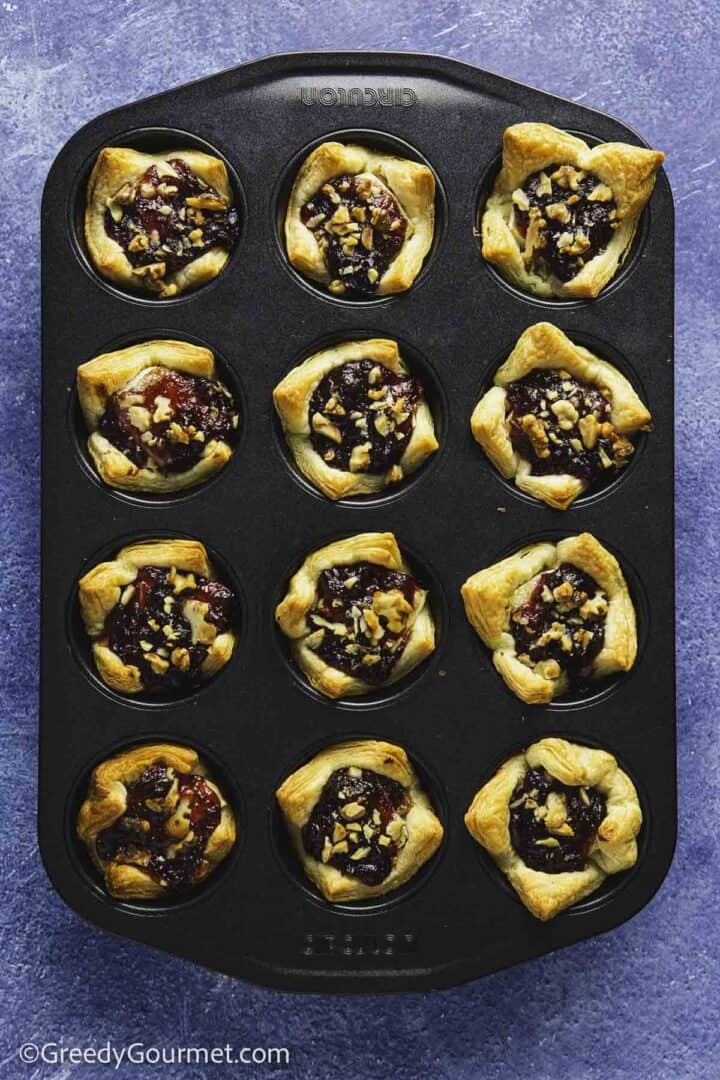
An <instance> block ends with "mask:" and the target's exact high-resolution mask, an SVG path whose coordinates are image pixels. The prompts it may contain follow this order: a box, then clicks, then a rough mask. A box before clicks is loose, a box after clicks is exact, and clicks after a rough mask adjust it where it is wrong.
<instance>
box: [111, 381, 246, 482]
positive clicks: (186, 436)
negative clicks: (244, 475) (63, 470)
mask: <svg viewBox="0 0 720 1080" xmlns="http://www.w3.org/2000/svg"><path fill="white" fill-rule="evenodd" d="M237 426H238V413H237V411H236V408H235V403H234V401H233V396H232V394H231V393H230V391H229V390H228V389H227V387H225V386H224V385H223V384H222V383H221V382H219V381H217V380H213V379H205V378H203V377H202V376H199V375H185V374H183V373H182V372H179V371H172V370H170V369H169V368H164V367H151V368H146V369H145V371H143V372H141V373H140V375H138V376H137V377H136V378H135V379H133V380H132V381H131V382H130V383H129V384H128V385H127V386H126V387H124V388H123V389H122V390H118V391H117V392H116V393H114V394H113V395H112V396H111V397H110V398H109V399H108V402H107V406H106V408H105V412H104V413H103V415H102V417H101V419H100V423H99V424H98V431H99V432H100V434H101V435H103V436H104V437H105V438H106V439H107V440H108V441H109V442H111V443H112V444H113V446H114V447H116V449H118V450H120V451H121V452H122V453H123V454H124V455H125V456H126V457H127V458H129V459H130V461H132V462H133V464H134V465H137V466H138V468H145V469H153V470H156V471H158V472H161V473H165V474H170V473H183V472H187V471H188V470H189V469H191V468H192V467H193V466H194V465H196V464H197V463H198V461H199V460H200V458H201V457H202V456H203V454H204V453H205V450H206V448H207V446H208V445H209V444H210V443H212V442H214V441H222V442H225V443H229V444H232V443H233V442H234V441H235V436H236V431H237Z"/></svg>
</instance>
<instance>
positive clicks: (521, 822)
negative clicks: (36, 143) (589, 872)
mask: <svg viewBox="0 0 720 1080" xmlns="http://www.w3.org/2000/svg"><path fill="white" fill-rule="evenodd" d="M606 814H607V804H606V802H605V797H604V796H603V795H602V794H601V793H600V792H599V791H598V790H597V788H594V787H568V786H567V785H565V784H561V783H560V781H559V780H556V779H555V778H554V777H553V776H551V775H550V773H549V772H548V771H547V770H546V769H544V768H543V767H542V766H540V767H538V768H537V769H530V770H528V772H527V773H526V774H525V776H524V778H523V780H522V781H521V782H520V783H519V784H518V786H517V787H516V788H515V790H514V791H513V793H512V796H511V799H510V840H511V842H512V846H513V848H514V849H515V851H516V852H517V854H518V855H519V856H520V858H521V859H522V861H523V862H524V863H525V865H526V866H527V867H529V868H530V869H531V870H540V871H542V872H543V873H545V874H561V873H564V872H566V871H572V870H584V869H585V867H586V865H587V860H588V855H589V854H590V850H591V848H592V846H593V844H594V843H595V838H596V836H597V831H598V829H599V827H600V825H601V823H602V821H603V820H604V818H605V816H606Z"/></svg>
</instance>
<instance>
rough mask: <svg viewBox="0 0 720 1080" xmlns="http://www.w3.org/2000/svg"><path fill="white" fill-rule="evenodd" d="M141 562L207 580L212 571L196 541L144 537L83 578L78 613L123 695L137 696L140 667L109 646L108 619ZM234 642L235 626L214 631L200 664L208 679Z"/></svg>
mask: <svg viewBox="0 0 720 1080" xmlns="http://www.w3.org/2000/svg"><path fill="white" fill-rule="evenodd" d="M143 566H158V567H167V568H170V567H175V569H176V570H179V571H181V572H182V573H185V574H198V575H200V576H201V577H205V578H212V577H213V575H214V571H213V567H212V565H211V563H210V560H209V558H208V554H207V551H206V550H205V547H204V546H203V544H201V543H200V542H199V541H198V540H144V541H141V542H140V543H137V544H130V545H129V547H124V548H122V549H121V550H120V551H119V552H118V553H117V555H116V556H115V558H114V559H113V560H111V561H110V562H103V563H98V565H97V566H94V567H93V568H92V570H89V571H88V573H87V574H85V575H84V577H82V578H81V579H80V581H79V583H78V595H79V600H80V611H81V614H82V618H83V622H84V624H85V629H86V631H87V633H88V636H89V637H90V638H91V640H92V652H93V658H94V660H95V666H96V667H97V670H98V674H99V675H100V678H101V679H102V680H103V682H104V683H105V684H106V685H107V686H109V687H110V688H111V689H112V690H116V691H117V692H118V693H120V694H139V693H142V691H143V690H144V689H145V686H144V685H143V681H142V676H141V673H140V670H139V668H137V667H136V666H135V665H134V664H125V663H124V662H123V661H122V660H121V659H120V657H119V656H118V655H117V654H116V653H114V652H113V651H112V649H111V648H110V647H109V645H108V640H107V637H106V635H105V620H106V619H107V617H108V615H109V614H110V612H111V611H112V610H113V608H115V607H116V606H117V604H119V603H120V602H121V597H122V594H123V591H124V590H125V588H126V587H127V586H128V585H131V584H132V583H133V581H134V580H135V578H136V577H137V572H138V570H140V569H141V568H142V567H143ZM235 641H236V634H235V631H234V630H226V631H223V632H222V633H219V634H217V635H216V637H215V638H214V640H213V641H212V642H211V643H210V644H209V646H208V651H207V655H206V657H205V659H204V660H203V662H202V665H201V667H200V673H201V675H202V676H203V678H204V679H209V678H210V677H211V676H212V675H215V674H216V672H218V671H219V670H220V669H221V668H222V667H224V666H225V664H227V662H228V660H229V659H230V657H231V656H232V653H233V649H234V648H235Z"/></svg>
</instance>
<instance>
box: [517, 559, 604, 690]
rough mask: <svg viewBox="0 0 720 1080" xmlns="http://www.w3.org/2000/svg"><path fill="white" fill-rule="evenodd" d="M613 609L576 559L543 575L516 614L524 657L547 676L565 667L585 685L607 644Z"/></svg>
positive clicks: (520, 655) (519, 649)
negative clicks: (575, 563) (607, 624)
mask: <svg viewBox="0 0 720 1080" xmlns="http://www.w3.org/2000/svg"><path fill="white" fill-rule="evenodd" d="M607 610H608V603H607V599H606V597H605V594H604V592H603V591H602V589H600V587H599V586H598V584H597V582H596V581H595V580H594V579H593V578H591V577H590V576H589V574H585V573H583V571H582V570H578V569H577V567H575V566H572V565H571V564H570V563H562V564H561V565H560V566H558V567H557V569H556V570H549V571H547V572H546V573H544V574H541V575H540V577H539V578H538V580H537V582H536V584H535V586H534V588H533V590H532V592H531V594H530V596H529V598H528V599H527V600H526V601H525V603H523V604H521V605H520V606H519V607H517V608H515V610H514V611H513V612H512V614H511V616H510V630H511V633H512V635H513V637H514V638H515V647H516V649H517V655H518V659H519V660H520V661H521V663H524V664H526V665H527V666H528V667H532V668H536V669H538V671H539V673H540V674H542V675H544V676H545V677H546V678H550V679H556V678H559V676H560V675H561V673H562V672H565V674H566V675H567V678H568V681H569V683H570V684H571V685H579V684H581V683H582V682H583V680H584V679H585V678H587V677H588V676H589V674H590V668H591V665H592V661H593V660H594V659H595V657H596V656H597V654H598V653H599V652H600V649H601V648H602V645H603V641H604V637H605V616H606V614H607ZM538 665H539V667H538Z"/></svg>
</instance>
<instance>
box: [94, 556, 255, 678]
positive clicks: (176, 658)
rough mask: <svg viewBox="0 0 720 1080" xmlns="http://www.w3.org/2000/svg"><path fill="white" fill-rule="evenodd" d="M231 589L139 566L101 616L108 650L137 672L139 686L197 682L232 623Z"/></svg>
mask: <svg viewBox="0 0 720 1080" xmlns="http://www.w3.org/2000/svg"><path fill="white" fill-rule="evenodd" d="M235 610H236V600H235V596H234V594H233V592H232V591H231V590H230V589H229V588H228V587H227V585H223V584H222V582H220V581H212V580H210V579H208V578H203V577H200V576H199V575H197V574H185V573H183V572H182V571H180V570H176V569H175V568H174V567H172V568H171V569H169V570H168V569H166V568H164V567H158V566H143V567H141V568H140V569H139V570H138V572H137V577H136V578H135V580H134V581H133V582H132V584H130V585H127V586H125V588H124V590H123V591H122V593H121V598H120V603H119V604H116V605H115V607H114V608H113V609H112V611H111V612H110V614H109V615H108V617H107V619H106V620H105V635H106V637H107V643H108V645H109V647H110V649H111V650H112V651H113V652H114V653H115V654H116V655H117V656H119V657H120V659H121V660H122V661H123V662H124V663H125V664H130V665H134V666H135V667H137V668H138V669H139V671H140V676H141V679H142V683H143V687H144V689H146V690H151V691H173V690H180V689H182V688H186V687H190V686H194V685H196V684H197V683H199V682H201V681H202V673H201V671H200V668H201V665H202V663H203V661H204V660H205V658H206V656H207V654H208V650H209V648H210V646H211V645H212V643H213V641H214V640H215V638H216V637H217V635H218V634H220V633H222V632H223V631H225V630H228V629H229V628H230V626H231V625H232V622H233V618H234V615H235Z"/></svg>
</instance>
